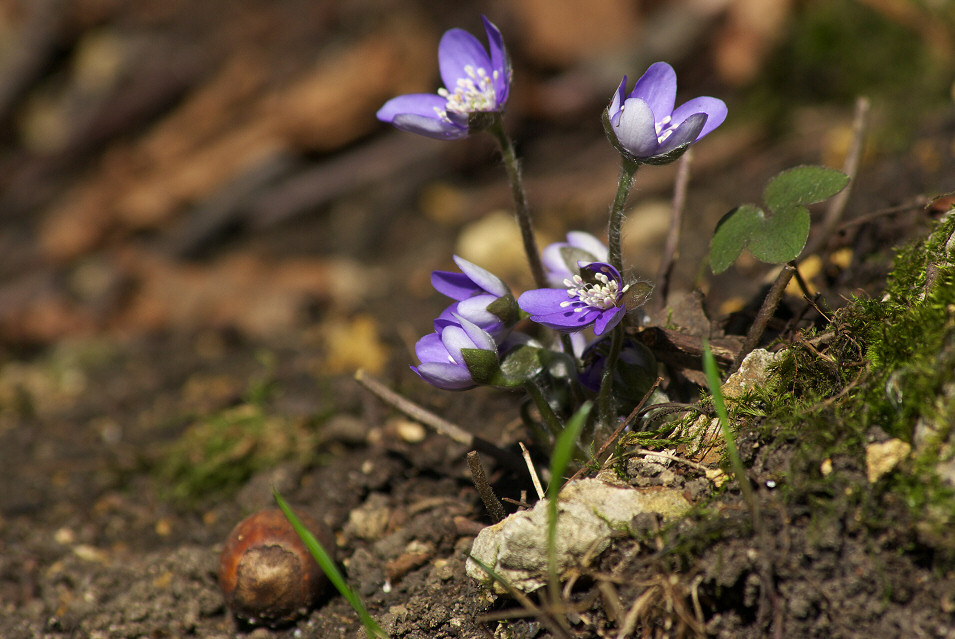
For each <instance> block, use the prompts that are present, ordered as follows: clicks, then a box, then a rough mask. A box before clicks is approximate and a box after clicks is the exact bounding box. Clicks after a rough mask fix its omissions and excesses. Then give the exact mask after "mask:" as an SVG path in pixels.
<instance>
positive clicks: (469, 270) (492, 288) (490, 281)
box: [452, 255, 511, 297]
mask: <svg viewBox="0 0 955 639" xmlns="http://www.w3.org/2000/svg"><path fill="white" fill-rule="evenodd" d="M452 259H453V260H454V263H455V264H457V265H458V268H459V269H461V272H462V273H464V274H465V275H467V276H468V277H469V278H470V279H471V281H472V282H474V283H475V284H477V285H478V286H480V287H481V288H482V289H483V290H485V291H487V292H488V293H492V294H493V295H496V296H497V297H501V296H502V295H507V294H508V293H510V292H511V290H510V289H509V288H507V284H505V283H504V282H503V281H501V278H499V277H498V276H497V275H494V274H493V273H491V272H490V271H487V270H485V269H483V268H481V267H480V266H478V265H477V264H472V263H471V262H468V261H467V260H466V259H464V258H462V257H458V256H457V255H455V256H453V258H452Z"/></svg>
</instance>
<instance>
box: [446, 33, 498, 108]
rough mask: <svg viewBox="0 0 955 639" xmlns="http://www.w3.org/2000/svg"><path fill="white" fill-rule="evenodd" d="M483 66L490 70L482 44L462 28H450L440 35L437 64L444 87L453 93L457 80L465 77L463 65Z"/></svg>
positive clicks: (489, 61)
mask: <svg viewBox="0 0 955 639" xmlns="http://www.w3.org/2000/svg"><path fill="white" fill-rule="evenodd" d="M469 65H470V66H472V67H474V69H475V71H476V70H477V69H478V68H483V69H484V70H485V71H487V72H488V73H490V72H491V59H490V58H489V57H488V55H487V51H485V49H484V45H482V44H481V42H480V41H479V40H478V39H477V38H475V37H474V36H473V35H471V34H470V33H468V32H467V31H465V30H464V29H450V30H448V31H445V32H444V35H443V36H441V42H440V43H439V44H438V66H439V67H440V69H441V80H442V81H443V82H444V86H445V88H446V89H447V90H448V91H450V92H452V93H454V89H455V87H457V84H458V80H459V79H461V78H467V77H468V74H467V73H466V72H465V70H464V67H466V66H469Z"/></svg>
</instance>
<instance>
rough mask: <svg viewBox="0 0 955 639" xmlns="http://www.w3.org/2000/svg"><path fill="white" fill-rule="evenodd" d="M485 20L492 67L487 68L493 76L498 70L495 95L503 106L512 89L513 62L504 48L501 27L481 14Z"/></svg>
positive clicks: (498, 103)
mask: <svg viewBox="0 0 955 639" xmlns="http://www.w3.org/2000/svg"><path fill="white" fill-rule="evenodd" d="M481 19H482V20H484V32H485V33H487V43H488V49H490V51H491V68H490V69H488V70H487V72H488V75H491V76H493V75H494V72H495V71H497V78H495V79H494V95H495V96H496V97H497V105H498V106H502V105H503V104H504V103H505V102H507V94H508V91H509V89H510V80H511V63H510V61H509V60H508V57H507V50H506V49H505V48H504V38H503V37H502V36H501V31H500V29H498V28H497V26H496V25H495V24H494V23H493V22H491V21H490V20H488V19H487V18H486V17H484V16H481Z"/></svg>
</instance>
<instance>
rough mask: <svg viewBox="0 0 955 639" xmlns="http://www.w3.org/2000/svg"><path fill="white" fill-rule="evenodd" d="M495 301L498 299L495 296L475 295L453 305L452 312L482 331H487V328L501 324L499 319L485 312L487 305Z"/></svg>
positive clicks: (487, 311)
mask: <svg viewBox="0 0 955 639" xmlns="http://www.w3.org/2000/svg"><path fill="white" fill-rule="evenodd" d="M496 299H498V298H497V296H496V295H490V294H484V295H475V296H474V297H469V298H468V299H466V300H461V301H460V302H458V303H457V304H455V305H454V306H455V311H454V312H455V313H457V314H458V315H460V316H461V317H463V318H464V319H466V320H468V321H469V322H473V323H475V324H477V325H478V326H479V327H481V328H482V329H484V330H488V329H487V327H490V326H492V325H497V324H500V323H501V318H500V317H498V316H497V315H495V314H494V313H492V312H490V311H489V310H487V307H488V304H490V303H491V302H493V301H494V300H496Z"/></svg>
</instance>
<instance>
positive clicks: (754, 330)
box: [727, 264, 796, 374]
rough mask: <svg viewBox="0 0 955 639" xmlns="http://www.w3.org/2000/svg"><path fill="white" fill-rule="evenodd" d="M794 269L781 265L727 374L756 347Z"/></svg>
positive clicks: (789, 265)
mask: <svg viewBox="0 0 955 639" xmlns="http://www.w3.org/2000/svg"><path fill="white" fill-rule="evenodd" d="M795 271H796V269H795V268H793V266H792V264H786V265H784V266H783V270H782V271H780V273H779V277H777V278H776V281H775V282H773V286H772V287H771V288H770V289H769V293H767V294H766V299H765V300H763V305H762V306H761V307H760V309H759V313H758V314H757V315H756V320H755V321H754V322H753V325H752V326H750V328H749V333H747V334H746V339H745V340H744V341H743V346H742V347H740V349H739V353H738V354H737V355H736V359H735V360H733V366H732V367H731V368H730V370H729V371H728V372H727V374H732V373H735V372H736V371H737V369H739V367H740V365H741V364H742V363H743V360H744V359H746V356H747V355H749V354H750V352H752V350H753V349H754V348H756V345H757V344H758V343H759V338H761V337H762V336H763V333H764V332H765V331H766V325H767V324H768V323H769V320H770V318H771V317H772V316H773V313H775V312H776V307H777V306H779V301H780V300H781V299H782V298H783V291H785V290H786V286H787V285H788V284H789V280H791V279H792V277H793V273H794V272H795Z"/></svg>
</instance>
